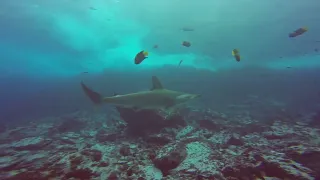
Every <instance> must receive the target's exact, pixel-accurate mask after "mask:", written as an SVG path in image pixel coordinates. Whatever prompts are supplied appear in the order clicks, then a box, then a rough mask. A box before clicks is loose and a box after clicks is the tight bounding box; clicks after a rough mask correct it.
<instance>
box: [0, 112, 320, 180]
mask: <svg viewBox="0 0 320 180" xmlns="http://www.w3.org/2000/svg"><path fill="white" fill-rule="evenodd" d="M122 113H123V111H122ZM130 113H132V112H130ZM149 113H150V112H149ZM149 116H150V114H149ZM195 116H196V117H197V120H194V121H193V120H192V118H194V117H195ZM94 117H97V115H92V114H90V113H85V112H81V113H77V114H76V115H73V116H72V115H69V116H68V118H60V121H58V120H57V122H54V121H48V122H46V121H39V123H30V124H28V125H25V126H23V127H14V128H13V127H11V128H7V129H6V130H5V131H3V132H2V133H1V134H0V142H1V144H0V179H2V180H28V179H30V180H31V179H32V180H42V179H44V180H48V179H62V180H64V179H81V180H87V179H88V180H89V179H90V180H91V179H92V180H95V179H97V180H100V179H103V180H112V179H114V180H117V179H119V180H127V179H128V180H131V179H132V180H178V179H181V180H188V179H190V180H195V179H203V180H206V179H207V180H236V179H239V180H251V179H285V178H286V179H289V180H313V179H317V178H318V179H319V177H320V136H319V135H320V129H319V128H316V127H314V126H313V127H311V126H309V125H308V123H305V121H299V120H297V119H294V120H292V121H291V122H288V121H281V119H272V120H270V121H271V122H272V123H266V122H265V121H263V122H259V121H258V120H255V119H250V117H240V116H234V117H230V116H229V115H228V114H223V113H219V112H215V111H213V110H210V109H206V110H199V109H189V110H188V111H183V113H182V114H180V116H179V117H174V118H173V119H174V120H171V121H172V122H174V123H172V122H171V123H170V121H169V120H168V119H166V120H165V119H164V121H166V123H163V124H162V126H161V129H153V130H155V131H152V132H146V133H142V134H137V136H132V132H135V131H129V133H128V131H126V129H127V128H128V125H129V126H132V123H133V122H130V120H129V119H126V121H127V122H125V121H122V120H121V118H120V116H119V119H117V120H112V121H111V120H104V119H105V118H104V115H101V117H100V118H96V119H99V120H95V118H94ZM113 117H117V116H116V115H114V116H113ZM122 117H125V116H124V115H122ZM136 117H138V116H136ZM139 117H140V115H139ZM156 117H157V118H160V117H158V116H156ZM126 118H128V117H126ZM171 118H172V117H171ZM51 119H52V118H51ZM57 119H59V118H57ZM61 119H63V120H61ZM177 119H178V120H177ZM182 119H184V121H185V122H182V121H183V120H182ZM158 120H159V119H158ZM67 121H72V123H68V122H67ZM40 122H41V123H40ZM139 123H143V122H142V121H140V122H139ZM158 123H159V122H158ZM73 124H77V126H73ZM149 126H152V124H149ZM158 126H159V124H158ZM133 127H134V126H133ZM131 128H132V127H131ZM134 128H139V127H134ZM140 128H147V129H148V126H145V127H140ZM136 130H137V129H136Z"/></svg>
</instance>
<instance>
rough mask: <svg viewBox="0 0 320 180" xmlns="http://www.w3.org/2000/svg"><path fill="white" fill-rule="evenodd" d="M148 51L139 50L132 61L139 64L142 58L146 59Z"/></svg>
mask: <svg viewBox="0 0 320 180" xmlns="http://www.w3.org/2000/svg"><path fill="white" fill-rule="evenodd" d="M148 55H149V53H148V52H147V51H140V52H139V53H138V54H137V55H136V57H135V58H134V63H135V64H140V63H141V62H142V61H143V60H145V59H147V58H148V57H147V56H148Z"/></svg>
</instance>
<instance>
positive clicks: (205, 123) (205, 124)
mask: <svg viewBox="0 0 320 180" xmlns="http://www.w3.org/2000/svg"><path fill="white" fill-rule="evenodd" d="M197 122H198V124H199V127H200V128H203V129H208V130H209V131H217V130H219V129H220V126H219V125H217V124H215V123H214V122H213V121H212V120H210V119H202V120H199V121H197Z"/></svg>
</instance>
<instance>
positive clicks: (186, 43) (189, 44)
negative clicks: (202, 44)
mask: <svg viewBox="0 0 320 180" xmlns="http://www.w3.org/2000/svg"><path fill="white" fill-rule="evenodd" d="M182 46H185V47H190V46H191V43H190V42H188V41H183V42H182Z"/></svg>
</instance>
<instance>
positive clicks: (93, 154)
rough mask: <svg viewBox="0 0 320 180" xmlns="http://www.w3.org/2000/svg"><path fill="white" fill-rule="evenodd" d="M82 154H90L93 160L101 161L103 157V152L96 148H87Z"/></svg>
mask: <svg viewBox="0 0 320 180" xmlns="http://www.w3.org/2000/svg"><path fill="white" fill-rule="evenodd" d="M81 154H82V155H85V156H89V157H90V158H91V159H92V160H93V161H100V160H101V158H102V153H101V151H99V150H95V149H85V150H83V151H82V152H81Z"/></svg>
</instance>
